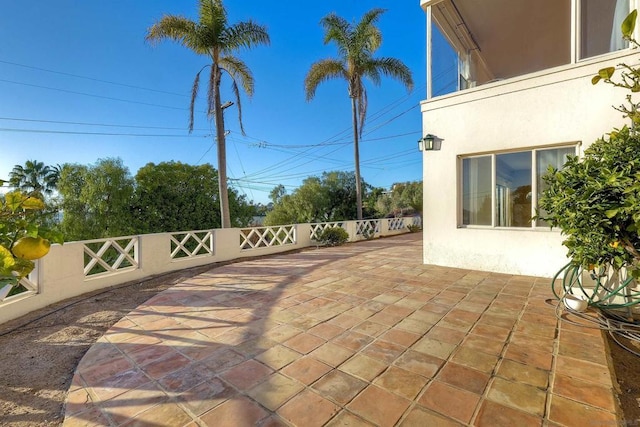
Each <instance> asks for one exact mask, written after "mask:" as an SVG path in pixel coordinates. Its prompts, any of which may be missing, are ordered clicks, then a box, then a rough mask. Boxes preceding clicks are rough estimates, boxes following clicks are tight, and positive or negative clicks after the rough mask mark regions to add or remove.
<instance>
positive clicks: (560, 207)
mask: <svg viewBox="0 0 640 427" xmlns="http://www.w3.org/2000/svg"><path fill="white" fill-rule="evenodd" d="M636 17H637V12H636V11H635V10H634V11H633V12H632V13H631V14H630V15H629V16H628V17H627V18H626V19H625V21H624V23H623V24H622V34H623V36H624V38H625V39H626V40H628V41H629V43H631V44H632V45H634V46H635V47H640V45H639V44H638V43H637V42H636V41H635V40H634V39H633V38H632V37H631V34H633V31H634V28H635V22H636ZM620 67H621V69H622V71H621V77H620V78H618V79H617V81H614V80H613V79H612V78H613V76H614V74H615V72H616V69H615V68H614V67H607V68H603V69H602V70H600V71H599V72H598V75H596V76H594V77H593V79H592V83H593V84H597V83H598V82H600V81H602V82H604V83H607V84H611V85H613V86H615V87H621V88H624V89H627V90H629V91H630V92H631V93H636V92H640V68H633V67H631V66H629V65H626V64H620ZM626 100H627V104H628V105H629V106H624V105H623V106H620V107H617V108H616V109H617V110H618V111H620V112H622V113H624V116H625V117H626V118H629V119H630V121H631V127H628V126H624V127H623V128H622V129H614V130H613V131H612V132H610V133H609V134H608V135H607V136H606V137H603V138H600V139H598V140H597V141H596V142H594V143H593V144H592V145H591V146H590V147H589V148H588V149H587V150H585V152H584V158H583V159H581V160H580V159H578V157H575V156H573V157H570V158H569V160H568V161H567V162H566V163H565V165H564V167H563V169H562V170H560V171H558V170H554V169H552V168H550V169H549V171H548V173H547V175H545V176H544V177H543V180H544V182H545V183H546V184H547V186H548V187H547V188H546V189H545V190H544V191H543V194H542V197H541V199H540V203H539V208H540V209H541V211H540V212H541V213H539V218H541V219H543V220H545V221H547V222H548V223H549V224H550V225H551V226H553V227H559V228H560V229H561V230H562V234H563V235H565V236H566V239H565V240H564V241H563V244H564V245H565V246H566V247H567V248H568V250H569V251H568V255H569V257H570V258H571V259H572V261H573V264H574V265H576V266H577V265H581V266H583V267H585V268H587V269H590V270H591V269H594V268H595V267H608V266H611V267H613V269H615V270H620V269H621V268H623V267H624V268H626V269H627V271H628V272H629V273H631V275H632V277H635V278H638V277H640V238H639V237H638V231H639V230H640V157H639V156H638V153H640V130H639V126H640V109H639V106H640V104H638V103H634V102H633V100H632V98H631V95H630V94H629V95H627V97H626Z"/></svg>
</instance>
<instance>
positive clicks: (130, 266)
mask: <svg viewBox="0 0 640 427" xmlns="http://www.w3.org/2000/svg"><path fill="white" fill-rule="evenodd" d="M82 243H83V244H84V255H85V256H84V275H85V276H93V275H98V274H109V273H115V272H118V271H122V270H135V269H136V268H138V236H130V237H116V238H112V239H96V240H88V241H84V242H82Z"/></svg>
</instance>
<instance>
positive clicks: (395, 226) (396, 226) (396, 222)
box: [389, 218, 405, 231]
mask: <svg viewBox="0 0 640 427" xmlns="http://www.w3.org/2000/svg"><path fill="white" fill-rule="evenodd" d="M404 227H405V226H404V218H390V219H389V230H394V231H395V230H402V229H403V228H404Z"/></svg>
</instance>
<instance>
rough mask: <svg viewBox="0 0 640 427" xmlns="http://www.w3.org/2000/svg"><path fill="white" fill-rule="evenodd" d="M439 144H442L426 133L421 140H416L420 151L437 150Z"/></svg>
mask: <svg viewBox="0 0 640 427" xmlns="http://www.w3.org/2000/svg"><path fill="white" fill-rule="evenodd" d="M441 144H442V139H440V138H438V137H437V136H435V135H431V134H430V133H428V134H426V135H425V136H424V137H423V138H421V139H419V140H418V149H419V150H420V151H433V150H439V149H440V146H441Z"/></svg>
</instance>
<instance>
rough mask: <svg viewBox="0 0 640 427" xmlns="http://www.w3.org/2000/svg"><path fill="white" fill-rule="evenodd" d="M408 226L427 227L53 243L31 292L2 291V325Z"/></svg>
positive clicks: (366, 223)
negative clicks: (93, 297)
mask: <svg viewBox="0 0 640 427" xmlns="http://www.w3.org/2000/svg"><path fill="white" fill-rule="evenodd" d="M408 225H421V223H420V218H419V217H411V218H410V217H407V218H388V219H371V220H362V221H339V222H326V223H314V224H293V225H284V226H273V227H255V228H242V229H240V228H226V229H215V230H199V231H183V232H174V233H158V234H144V235H139V236H125V237H113V238H108V239H96V240H86V241H81V242H69V243H65V244H64V245H62V246H61V245H53V246H52V247H51V251H50V252H49V254H48V255H47V256H46V257H44V258H42V259H40V260H38V261H37V263H36V269H35V270H34V271H33V272H32V273H31V274H30V275H29V277H28V278H25V279H23V280H22V281H21V282H20V283H21V284H22V285H23V287H24V288H25V289H26V291H25V292H21V293H19V294H17V295H14V296H11V297H4V296H2V295H0V324H1V323H3V322H6V321H8V320H11V319H14V318H16V317H19V316H22V315H24V314H27V313H29V312H31V311H33V310H37V309H39V308H42V307H46V306H47V305H49V304H53V303H55V302H58V301H62V300H64V299H67V298H71V297H74V296H78V295H81V294H83V293H87V292H91V291H95V290H98V289H102V288H107V287H110V286H115V285H119V284H122V283H126V282H130V281H133V280H142V279H145V278H147V277H150V276H153V275H157V274H162V273H167V272H170V271H174V270H180V269H184V268H189V267H196V266H200V265H206V264H213V263H216V262H221V261H229V260H233V259H239V258H245V257H253V256H257V255H267V254H275V253H278V252H285V251H289V250H292V249H302V248H305V247H309V246H316V245H317V241H318V238H319V235H320V233H321V232H322V231H323V230H325V229H327V228H332V227H342V228H344V229H345V230H346V231H347V233H348V235H349V241H350V242H355V241H358V240H363V239H370V238H374V237H381V236H390V235H395V234H401V233H406V232H408V231H409V230H408V228H407V226H408ZM0 292H1V290H0Z"/></svg>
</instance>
